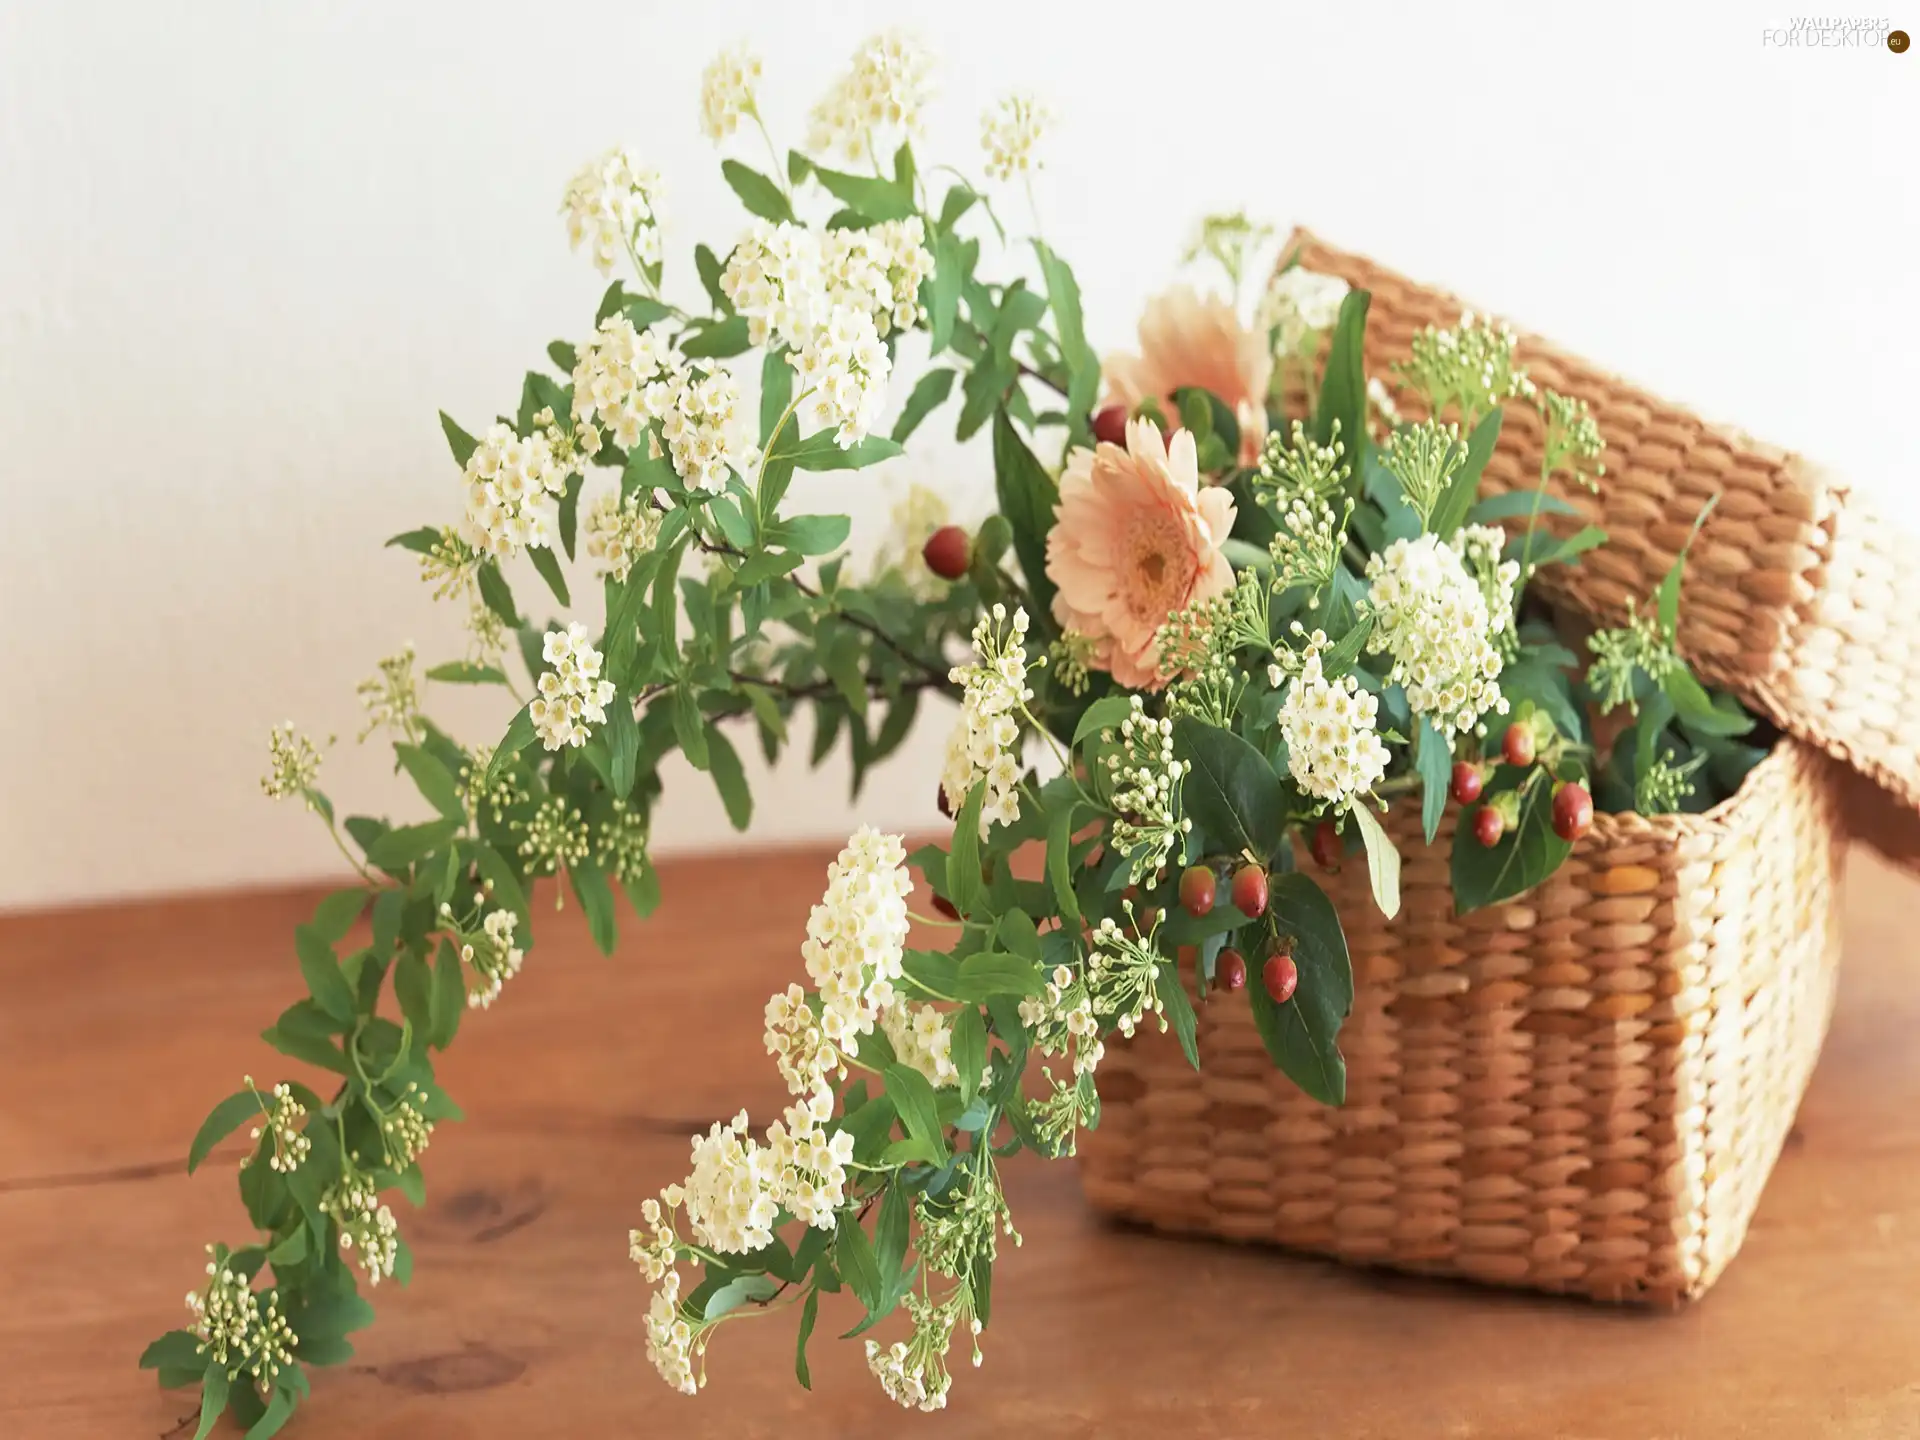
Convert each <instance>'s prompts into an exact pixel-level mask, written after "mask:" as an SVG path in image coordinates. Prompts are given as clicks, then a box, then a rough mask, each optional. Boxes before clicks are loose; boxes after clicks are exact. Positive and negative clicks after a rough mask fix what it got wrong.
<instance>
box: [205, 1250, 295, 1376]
mask: <svg viewBox="0 0 1920 1440" xmlns="http://www.w3.org/2000/svg"><path fill="white" fill-rule="evenodd" d="M207 1254H208V1255H209V1256H210V1257H212V1258H210V1259H209V1260H208V1261H207V1283H206V1285H205V1286H204V1287H203V1288H201V1289H199V1290H196V1291H194V1292H193V1293H192V1294H190V1295H188V1296H187V1310H188V1312H189V1313H190V1314H191V1315H192V1316H193V1323H192V1325H191V1326H190V1327H189V1328H190V1329H191V1330H192V1331H193V1333H194V1335H195V1337H197V1338H198V1340H199V1341H200V1353H201V1354H203V1355H206V1356H207V1357H208V1358H209V1359H211V1360H212V1361H213V1363H214V1364H216V1365H218V1366H220V1367H221V1368H222V1369H224V1370H225V1371H226V1372H227V1378H228V1379H236V1378H238V1377H239V1376H240V1375H242V1374H250V1375H252V1376H254V1377H255V1379H256V1380H258V1381H261V1382H265V1383H267V1384H269V1385H270V1384H271V1383H272V1381H273V1380H274V1378H275V1377H276V1376H278V1375H279V1373H280V1372H281V1370H282V1369H284V1368H285V1367H287V1366H289V1365H291V1364H292V1363H293V1352H294V1347H295V1346H297V1345H298V1344H299V1338H298V1337H297V1336H296V1335H295V1334H294V1333H293V1329H292V1327H291V1326H289V1325H288V1324H287V1319H286V1316H285V1315H283V1314H282V1313H281V1312H280V1295H279V1292H278V1291H270V1292H268V1294H267V1295H266V1297H265V1298H266V1302H267V1303H266V1306H265V1307H264V1308H262V1306H261V1304H260V1300H261V1298H262V1297H261V1296H260V1295H259V1294H258V1293H257V1292H255V1290H254V1289H253V1284H252V1282H251V1281H250V1280H249V1279H248V1278H247V1276H246V1275H245V1274H244V1273H243V1272H241V1271H239V1270H235V1269H233V1268H232V1267H231V1266H230V1265H229V1264H228V1263H227V1259H228V1257H227V1252H226V1250H225V1248H224V1247H222V1246H215V1245H209V1246H208V1247H207Z"/></svg>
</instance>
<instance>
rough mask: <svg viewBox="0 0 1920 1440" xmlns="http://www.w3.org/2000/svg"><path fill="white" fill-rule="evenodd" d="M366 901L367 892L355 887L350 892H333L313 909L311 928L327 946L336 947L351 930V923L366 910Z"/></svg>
mask: <svg viewBox="0 0 1920 1440" xmlns="http://www.w3.org/2000/svg"><path fill="white" fill-rule="evenodd" d="M368 899H369V896H368V893H367V891H366V890H364V889H361V888H359V887H357V886H356V887H355V888H353V889H351V890H336V891H334V892H333V893H332V894H331V895H329V896H327V898H326V899H324V900H322V901H321V902H320V903H319V904H318V905H316V906H315V907H314V909H313V928H314V929H315V930H317V931H318V932H319V933H320V934H321V935H322V936H323V937H324V938H325V939H326V941H327V943H328V944H330V945H337V944H338V943H339V942H340V941H342V940H344V939H346V937H347V932H348V931H349V930H351V929H353V922H354V921H356V920H358V919H359V918H360V912H361V911H362V910H364V909H366V908H367V900H368Z"/></svg>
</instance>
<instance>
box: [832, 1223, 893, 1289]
mask: <svg viewBox="0 0 1920 1440" xmlns="http://www.w3.org/2000/svg"><path fill="white" fill-rule="evenodd" d="M833 1257H834V1261H835V1263H836V1264H837V1265H838V1267H839V1270H840V1278H841V1279H843V1280H845V1281H846V1282H847V1286H848V1288H849V1289H851V1290H852V1291H853V1294H854V1298H855V1299H857V1300H858V1301H859V1302H860V1303H861V1304H862V1305H864V1306H865V1307H866V1308H867V1313H868V1314H873V1313H875V1312H878V1311H880V1307H881V1305H882V1304H883V1302H884V1301H885V1299H886V1286H885V1284H884V1282H883V1281H882V1280H881V1278H880V1267H879V1265H878V1264H876V1263H875V1261H874V1257H873V1244H872V1242H871V1241H869V1240H868V1239H867V1232H866V1231H865V1230H862V1229H861V1228H860V1217H859V1215H858V1213H857V1212H855V1211H853V1210H851V1209H849V1210H842V1211H841V1212H840V1223H839V1225H838V1227H837V1228H836V1230H835V1231H834V1241H833Z"/></svg>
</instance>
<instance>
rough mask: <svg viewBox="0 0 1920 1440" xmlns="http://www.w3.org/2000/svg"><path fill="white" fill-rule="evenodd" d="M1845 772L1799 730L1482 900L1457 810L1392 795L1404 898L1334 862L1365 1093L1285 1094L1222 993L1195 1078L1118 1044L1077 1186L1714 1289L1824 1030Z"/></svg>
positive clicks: (1103, 1072) (1398, 1249) (1239, 1216)
mask: <svg viewBox="0 0 1920 1440" xmlns="http://www.w3.org/2000/svg"><path fill="white" fill-rule="evenodd" d="M1841 783H1842V773H1841V771H1840V770H1839V767H1838V766H1836V765H1835V764H1834V763H1833V762H1832V761H1831V760H1829V759H1828V758H1827V757H1826V756H1825V755H1823V754H1822V753H1820V752H1819V751H1817V750H1814V749H1812V748H1811V747H1809V746H1806V745H1804V744H1801V743H1799V742H1797V741H1793V740H1783V741H1782V742H1781V743H1780V745H1779V746H1778V747H1776V749H1775V750H1774V752H1773V753H1772V754H1771V755H1770V756H1769V757H1768V758H1767V759H1766V760H1765V761H1763V762H1762V763H1761V764H1760V765H1759V766H1757V767H1756V768H1755V769H1754V770H1753V772H1752V773H1751V774H1750V775H1749V777H1748V779H1747V782H1746V784H1745V785H1744V786H1743V787H1742V788H1741V790H1740V792H1739V793H1738V794H1737V795H1735V796H1733V797H1732V798H1731V799H1729V800H1727V801H1726V802H1724V803H1723V804H1721V805H1720V806H1718V807H1717V808H1716V809H1714V810H1712V811H1710V812H1708V813H1707V814H1704V815H1660V816H1654V817H1641V816H1636V815H1621V816H1611V815H1603V816H1600V817H1598V818H1597V819H1596V821H1595V824H1594V829H1593V831H1592V833H1591V834H1590V835H1589V836H1588V837H1587V838H1586V839H1585V840H1584V841H1582V843H1581V844H1580V845H1579V846H1578V847H1577V848H1576V849H1575V851H1574V854H1573V856H1572V858H1571V859H1570V860H1568V862H1567V863H1566V865H1565V866H1564V867H1563V868H1562V869H1561V870H1560V871H1558V872H1557V873H1556V874H1555V875H1554V876H1553V878H1552V879H1550V880H1549V881H1548V882H1547V883H1546V884H1544V885H1542V886H1541V887H1540V888H1539V889H1537V890H1535V891H1533V892H1530V893H1529V894H1528V895H1526V896H1524V897H1522V898H1521V899H1520V900H1518V901H1515V902H1513V903H1510V904H1507V905H1503V906H1498V907H1494V908H1492V909H1488V910H1484V911H1479V912H1476V913H1474V914H1470V915H1467V916H1464V917H1456V916H1455V915H1454V913H1453V899H1452V892H1451V888H1450V886H1449V883H1448V859H1447V857H1448V850H1449V845H1450V842H1451V826H1452V819H1451V817H1449V819H1448V820H1447V821H1446V822H1445V824H1444V825H1443V828H1442V830H1441V833H1440V836H1439V837H1438V839H1437V840H1436V841H1435V843H1434V844H1433V845H1432V846H1431V847H1427V846H1424V845H1423V844H1422V843H1421V838H1420V835H1419V833H1418V817H1417V811H1416V810H1415V809H1414V807H1410V806H1402V807H1396V809H1395V810H1394V811H1393V812H1392V813H1391V815H1389V817H1388V821H1387V823H1388V827H1389V831H1390V832H1391V833H1392V834H1393V836H1394V839H1395V841H1396V843H1397V844H1398V845H1399V847H1400V849H1401V852H1402V854H1403V855H1404V857H1405V866H1404V869H1403V872H1402V877H1401V883H1402V897H1403V898H1402V909H1401V912H1400V914H1399V916H1398V917H1397V918H1396V919H1395V920H1393V921H1392V922H1388V921H1386V920H1385V919H1384V918H1383V917H1382V916H1381V915H1380V913H1379V911H1378V910H1377V909H1376V908H1375V907H1374V905H1373V902H1372V899H1371V896H1370V893H1369V890H1368V883H1367V879H1366V873H1365V866H1364V864H1363V863H1361V862H1359V861H1358V860H1355V861H1351V862H1349V864H1348V865H1347V866H1346V867H1345V870H1344V871H1343V873H1342V874H1340V875H1338V876H1336V877H1332V878H1331V879H1330V880H1329V889H1330V893H1331V894H1332V896H1333V899H1334V901H1335V903H1336V904H1337V905H1338V906H1339V908H1340V912H1341V915H1342V916H1343V917H1344V919H1345V920H1346V923H1347V925H1348V942H1349V945H1350V948H1351V952H1352V956H1353V964H1354V980H1355V991H1356V998H1355V1002H1354V1012H1353V1015H1352V1018H1351V1019H1350V1020H1349V1021H1348V1023H1347V1026H1346V1028H1345V1029H1344V1030H1343V1031H1342V1033H1341V1042H1340V1043H1341V1049H1342V1051H1343V1052H1344V1054H1345V1056H1346V1059H1347V1065H1348V1080H1347V1103H1346V1104H1345V1105H1344V1106H1342V1107H1339V1108H1329V1107H1325V1106H1322V1105H1320V1104H1318V1103H1316V1102H1315V1101H1313V1100H1311V1099H1309V1098H1307V1097H1306V1096H1305V1095H1304V1094H1302V1093H1301V1092H1300V1091H1299V1090H1298V1089H1296V1088H1295V1087H1294V1085H1293V1084H1292V1082H1291V1081H1289V1080H1288V1079H1287V1078H1286V1077H1285V1076H1284V1075H1283V1074H1281V1073H1280V1072H1279V1071H1278V1070H1277V1069H1276V1068H1275V1067H1274V1065H1273V1062H1272V1061H1271V1060H1270V1059H1269V1058H1268V1057H1267V1055H1266V1053H1265V1051H1264V1050H1263V1049H1262V1048H1261V1043H1260V1039H1259V1036H1258V1034H1257V1033H1256V1031H1255V1029H1254V1023H1253V1016H1252V1012H1251V1009H1250V1007H1249V1005H1248V1002H1247V998H1246V995H1245V994H1244V992H1239V993H1231V994H1228V993H1217V994H1215V995H1212V996H1210V997H1209V998H1207V999H1206V1000H1205V1001H1204V1002H1203V1003H1202V1004H1201V1006H1200V1007H1199V1010H1200V1021H1199V1035H1198V1042H1199V1051H1200V1062H1201V1068H1200V1069H1199V1070H1198V1071H1195V1070H1194V1069H1192V1068H1191V1067H1190V1066H1189V1065H1188V1064H1187V1061H1186V1059H1185V1057H1184V1056H1183V1055H1182V1054H1181V1051H1180V1048H1179V1045H1178V1044H1177V1043H1176V1042H1175V1040H1174V1039H1173V1038H1172V1037H1171V1036H1169V1035H1161V1034H1157V1033H1147V1034H1143V1035H1142V1036H1140V1037H1138V1038H1136V1039H1135V1040H1133V1041H1131V1042H1127V1043H1121V1044H1116V1045H1113V1046H1111V1047H1110V1048H1109V1052H1108V1056H1107V1059H1106V1060H1105V1062H1104V1063H1103V1065H1102V1067H1101V1069H1100V1072H1099V1081H1100V1094H1101V1099H1102V1102H1103V1113H1102V1117H1101V1122H1100V1125H1099V1128H1098V1129H1097V1130H1095V1131H1093V1132H1091V1133H1089V1134H1087V1135H1086V1136H1085V1137H1084V1138H1083V1140H1082V1143H1081V1173H1082V1177H1083V1180H1084V1183H1085V1187H1086V1192H1087V1195H1088V1196H1089V1198H1090V1199H1091V1200H1092V1202H1093V1203H1094V1204H1095V1205H1096V1206H1098V1207H1099V1208H1101V1209H1104V1210H1106V1211H1109V1212H1111V1213H1113V1214H1115V1215H1118V1216H1122V1217H1125V1218H1128V1219H1131V1220H1136V1221H1140V1222H1143V1223H1145V1224H1148V1225H1151V1226H1154V1227H1156V1228H1160V1229H1164V1230H1172V1231H1182V1232H1197V1233H1203V1234H1208V1235H1214V1236H1220V1237H1224V1238H1229V1239H1236V1240H1248V1241H1265V1242H1273V1243H1278V1244H1282V1245H1287V1246H1292V1247H1296V1248H1300V1249H1305V1250H1311V1251H1318V1252H1323V1253H1326V1254H1330V1255H1333V1256H1337V1257H1338V1258H1340V1259H1342V1260H1348V1261H1354V1262H1360V1263H1369V1264H1384V1265H1391V1266H1395V1267H1399V1268H1404V1269H1413V1270H1425V1271H1437V1272H1444V1273H1450V1274H1459V1275H1465V1276H1469V1277H1472V1278H1475V1279H1479V1280H1485V1281H1492V1282H1497V1283H1503V1284H1512V1285H1524V1286H1530V1287H1534V1288H1539V1289H1546V1290H1559V1291H1572V1292H1577V1293H1581V1294H1585V1295H1589V1296H1592V1297H1595V1298H1599V1299H1608V1300H1638V1301H1644V1302H1649V1303H1654V1304H1675V1303H1678V1302H1680V1301H1682V1300H1684V1299H1687V1298H1689V1297H1692V1296H1694V1295H1697V1294H1699V1293H1700V1292H1701V1291H1703V1290H1704V1289H1705V1288H1706V1287H1707V1286H1708V1285H1709V1284H1710V1283H1711V1282H1712V1281H1713V1279H1714V1278H1715V1277H1716V1276H1717V1275H1718V1274H1719V1272H1720V1271H1721V1269H1722V1268H1723V1267H1725V1265H1726V1264H1727V1262H1728V1261H1729V1260H1730V1259H1731V1258H1732V1257H1733V1255H1734V1253H1735V1252H1736V1251H1737V1250H1738V1249H1739V1246H1740V1242H1741V1240H1742V1238H1743V1237H1744V1236H1745V1234H1746V1230H1747V1225H1748V1222H1749V1220H1750V1219H1751V1218H1752V1215H1753V1211H1754V1207H1755V1205H1756V1203H1757V1202H1758V1200H1759V1196H1760V1191H1761V1187H1762V1186H1763V1185H1764V1183H1765V1181H1766V1178H1767V1175H1768V1173H1769V1171H1771V1169H1772V1167H1773V1163H1774V1161H1775V1159H1776V1158H1777V1157H1778V1155H1779V1153H1780V1148H1781V1145H1782V1144H1783V1142H1784V1141H1785V1139H1786V1135H1787V1132H1788V1129H1789V1128H1790V1126H1791V1125H1792V1122H1793V1116H1794V1112H1795V1110H1796V1109H1797V1107H1798V1105H1799V1102H1800V1097H1801V1093H1802V1091H1803V1090H1804V1088H1805V1085H1806V1082H1807V1078H1808V1075H1809V1073H1810V1072H1811V1070H1812V1067H1813V1064H1814V1060H1815V1058H1816V1056H1817V1055H1818V1053H1819V1048H1820V1042H1821V1040H1822V1038H1823V1036H1824V1034H1825V1031H1826V1024H1827V1019H1828V1016H1829V1014H1830V1013H1831V1007H1832V999H1833V988H1834V974H1835V968H1836V962H1837V959H1838V946H1839V926H1838V919H1839V915H1838V903H1837V902H1838V893H1837V892H1838V887H1839V882H1840V867H1841V862H1842V857H1843V850H1844V844H1843V840H1842V837H1841V831H1840V828H1839V827H1840V816H1839V813H1838V810H1839V791H1840V786H1841ZM1256 968H1257V967H1256ZM1254 983H1258V980H1257V976H1256V979H1255V982H1254Z"/></svg>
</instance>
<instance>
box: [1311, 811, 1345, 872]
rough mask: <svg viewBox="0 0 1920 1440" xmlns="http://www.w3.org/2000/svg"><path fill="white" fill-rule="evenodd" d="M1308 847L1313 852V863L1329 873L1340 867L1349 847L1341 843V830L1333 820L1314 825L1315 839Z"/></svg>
mask: <svg viewBox="0 0 1920 1440" xmlns="http://www.w3.org/2000/svg"><path fill="white" fill-rule="evenodd" d="M1307 849H1309V850H1310V851H1312V852H1313V863H1314V864H1316V865H1318V866H1319V867H1320V868H1321V869H1322V870H1325V871H1326V872H1328V873H1329V874H1332V873H1333V872H1334V871H1336V870H1338V869H1339V868H1340V861H1341V860H1342V859H1343V858H1344V857H1345V855H1346V853H1347V847H1346V846H1344V845H1342V844H1341V843H1340V831H1339V829H1338V827H1336V826H1335V825H1334V823H1333V822H1332V821H1331V820H1322V821H1321V822H1320V823H1319V824H1318V825H1316V826H1314V827H1313V840H1312V842H1311V843H1310V844H1309V845H1308V846H1307Z"/></svg>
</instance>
